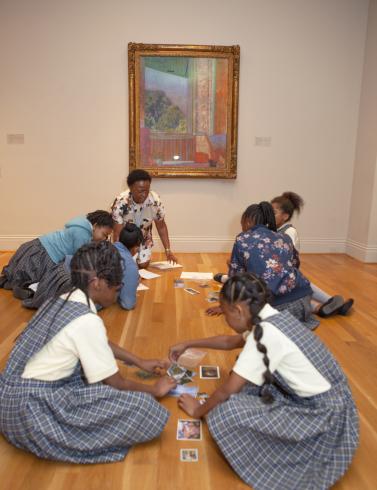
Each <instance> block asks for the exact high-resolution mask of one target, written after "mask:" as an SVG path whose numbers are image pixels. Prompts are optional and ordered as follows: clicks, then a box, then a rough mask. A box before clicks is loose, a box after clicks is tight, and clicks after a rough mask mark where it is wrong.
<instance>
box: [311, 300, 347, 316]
mask: <svg viewBox="0 0 377 490" xmlns="http://www.w3.org/2000/svg"><path fill="white" fill-rule="evenodd" d="M343 305H344V299H343V298H342V296H332V297H331V298H330V299H329V300H327V301H326V303H323V305H322V306H321V307H320V308H319V310H318V312H317V315H318V316H320V317H322V318H327V317H328V316H331V315H336V314H337V313H338V312H339V308H341V307H342V306H343Z"/></svg>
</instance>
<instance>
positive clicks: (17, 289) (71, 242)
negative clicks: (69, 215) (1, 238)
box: [0, 210, 113, 308]
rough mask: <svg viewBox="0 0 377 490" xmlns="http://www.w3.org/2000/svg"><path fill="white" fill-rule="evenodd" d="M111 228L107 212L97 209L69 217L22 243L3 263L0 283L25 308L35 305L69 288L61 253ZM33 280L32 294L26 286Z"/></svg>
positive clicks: (104, 234) (102, 237) (105, 234)
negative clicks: (56, 227) (61, 226)
mask: <svg viewBox="0 0 377 490" xmlns="http://www.w3.org/2000/svg"><path fill="white" fill-rule="evenodd" d="M112 228H113V221H112V218H111V214H110V213H108V212H107V211H101V210H98V211H93V212H91V213H88V214H87V215H86V217H85V216H79V217H77V218H74V219H72V220H70V221H69V222H68V223H67V224H66V225H65V227H64V229H63V230H58V231H54V232H51V233H48V234H46V235H42V236H41V237H40V238H36V239H35V240H31V241H30V242H26V243H24V244H23V245H21V247H20V248H19V249H18V250H17V252H16V253H15V254H14V255H13V257H12V258H11V260H10V262H9V264H8V265H7V266H6V267H4V269H3V271H2V273H1V275H0V287H3V288H5V289H11V290H13V295H14V296H15V297H16V298H18V299H21V300H23V303H22V304H23V306H25V307H26V308H39V307H40V306H41V305H42V303H44V302H45V301H46V300H47V299H49V298H52V297H54V296H59V295H60V294H63V293H65V292H67V291H69V289H70V286H71V282H70V274H69V272H68V271H67V269H66V268H65V266H64V259H65V257H66V256H72V255H73V254H74V253H75V252H76V251H77V250H78V249H79V248H80V247H81V246H82V245H84V244H85V243H88V242H89V241H90V240H95V241H100V240H106V239H107V237H108V235H110V233H111V232H112ZM35 283H38V288H37V291H36V292H35V294H34V292H33V291H32V290H31V289H29V286H30V285H31V284H35Z"/></svg>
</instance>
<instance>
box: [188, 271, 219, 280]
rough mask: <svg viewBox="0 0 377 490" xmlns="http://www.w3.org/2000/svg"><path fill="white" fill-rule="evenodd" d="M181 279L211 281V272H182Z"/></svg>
mask: <svg viewBox="0 0 377 490" xmlns="http://www.w3.org/2000/svg"><path fill="white" fill-rule="evenodd" d="M181 279H193V280H194V281H211V280H212V279H213V274H212V272H182V274H181Z"/></svg>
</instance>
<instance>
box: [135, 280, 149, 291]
mask: <svg viewBox="0 0 377 490" xmlns="http://www.w3.org/2000/svg"><path fill="white" fill-rule="evenodd" d="M147 289H149V287H148V286H146V285H145V284H143V283H142V282H139V285H138V287H137V289H136V291H146V290H147Z"/></svg>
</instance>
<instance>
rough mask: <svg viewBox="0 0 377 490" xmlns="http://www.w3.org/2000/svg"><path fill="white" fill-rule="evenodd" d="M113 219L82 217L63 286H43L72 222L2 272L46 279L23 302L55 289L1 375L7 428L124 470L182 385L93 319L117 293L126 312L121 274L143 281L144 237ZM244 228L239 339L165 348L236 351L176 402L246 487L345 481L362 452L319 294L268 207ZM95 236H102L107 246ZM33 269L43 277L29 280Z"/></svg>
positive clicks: (12, 284) (227, 308) (36, 443)
mask: <svg viewBox="0 0 377 490" xmlns="http://www.w3.org/2000/svg"><path fill="white" fill-rule="evenodd" d="M105 213H106V212H105V211H99V212H97V214H96V213H89V214H88V215H87V217H86V218H84V219H83V220H82V221H81V222H80V223H81V225H80V226H82V227H83V228H84V229H85V230H86V231H87V233H86V234H85V238H84V236H82V238H81V241H82V242H83V243H84V245H83V243H80V245H79V246H76V245H77V244H78V240H76V241H75V240H73V239H72V243H71V247H70V248H69V252H70V254H74V255H73V258H72V261H71V263H70V272H69V273H68V272H67V269H65V270H64V274H65V276H64V281H63V280H62V281H57V280H56V279H54V280H53V281H52V280H51V279H50V281H51V282H52V283H53V284H54V285H53V286H50V284H46V286H45V283H46V280H45V277H44V274H46V275H49V277H51V276H52V274H53V273H54V274H59V275H60V276H61V277H63V272H62V271H61V269H60V267H62V263H61V256H60V255H58V253H61V252H62V251H63V250H64V251H65V252H67V251H68V247H67V243H68V241H69V239H70V237H71V236H76V235H75V233H76V232H73V231H72V234H70V233H69V228H68V226H67V227H66V229H65V230H64V231H62V232H56V233H57V235H54V234H50V235H45V237H46V238H45V237H41V238H40V239H37V240H34V241H33V242H30V243H29V244H25V246H23V247H24V249H25V251H26V252H25V255H26V254H28V255H27V257H26V258H25V259H24V260H23V256H22V255H20V251H18V252H17V253H16V254H15V256H14V258H13V259H12V260H11V261H10V263H9V265H8V266H7V267H6V268H5V270H4V271H3V276H2V279H1V280H2V283H3V286H5V287H7V288H12V289H13V291H14V293H16V292H17V289H16V288H17V287H19V288H21V289H22V290H24V289H26V287H27V286H28V285H29V284H30V283H32V282H39V286H38V288H37V292H36V293H35V295H34V296H33V297H32V298H26V299H24V301H25V302H26V301H27V300H35V299H36V298H37V299H38V306H39V304H40V302H41V297H42V296H43V297H44V298H46V290H47V287H48V286H50V287H51V288H52V289H53V290H54V291H53V294H51V295H50V297H49V299H47V301H45V302H44V303H43V305H42V306H41V307H40V308H39V310H38V311H37V313H36V314H35V315H34V317H33V318H32V319H31V321H30V322H29V324H28V325H27V327H26V328H25V330H24V331H23V332H22V334H21V335H20V336H19V337H18V339H17V341H16V343H15V345H14V348H13V350H12V352H11V354H10V357H9V359H8V362H7V365H6V368H5V370H4V371H3V372H2V374H1V375H0V432H1V433H2V434H3V435H4V436H5V437H6V439H7V440H8V441H9V442H11V443H12V444H13V445H15V446H16V447H18V448H21V449H24V450H27V451H30V452H32V453H33V454H35V455H37V456H39V457H41V458H46V459H52V460H59V461H66V462H73V463H100V462H112V461H119V460H121V459H123V458H124V457H125V455H126V454H127V452H128V451H129V449H130V448H131V447H132V446H133V445H135V444H138V443H141V442H145V441H149V440H151V439H154V438H156V437H158V436H159V434H160V433H161V432H162V431H163V429H164V427H165V425H166V423H167V420H168V417H169V413H168V411H167V410H166V408H165V407H163V406H162V405H161V404H160V403H159V402H158V401H157V400H156V398H157V399H158V398H161V397H163V396H165V395H166V394H168V392H169V391H170V390H171V389H172V388H174V387H175V384H176V382H175V381H174V379H173V378H170V377H168V376H165V375H164V373H165V370H166V368H167V367H168V363H167V362H166V361H163V360H158V359H149V360H146V359H142V358H139V357H138V356H136V355H134V354H132V353H130V352H128V351H126V350H124V349H123V348H121V347H119V346H117V345H115V344H113V343H112V342H110V341H109V340H108V338H107V334H106V328H105V325H104V323H103V321H102V319H101V318H100V317H99V316H98V315H97V311H96V305H99V306H102V307H107V306H109V305H111V304H112V303H114V302H116V301H117V298H118V297H119V298H120V302H121V304H122V305H123V306H125V307H132V306H133V305H134V301H135V297H134V296H133V295H132V294H129V292H127V291H126V290H124V289H123V288H125V287H127V284H126V283H127V279H126V281H124V272H125V270H127V269H131V270H132V271H133V275H134V277H133V279H132V281H133V282H132V284H133V286H132V287H133V289H136V288H135V286H136V285H137V282H138V279H137V266H136V264H135V262H134V261H133V259H132V256H133V255H134V253H135V251H136V249H137V247H138V245H139V243H140V240H141V237H140V234H139V231H138V229H137V227H136V226H135V225H133V226H131V225H127V226H126V227H125V228H124V231H123V230H122V233H121V234H120V237H119V242H117V243H115V244H114V245H113V244H111V243H110V242H109V241H106V237H107V235H108V234H109V233H110V232H111V222H110V221H107V217H106V216H107V215H106V214H105ZM93 214H95V215H96V218H93V216H92V215H93ZM100 218H101V219H100ZM105 218H106V219H105ZM85 219H86V220H87V221H88V223H89V224H90V226H88V225H87V224H86V222H85ZM241 224H242V229H243V231H242V233H241V234H239V235H238V236H237V238H236V242H235V244H234V247H233V251H232V255H231V259H230V266H229V273H230V278H228V279H227V280H226V282H225V284H224V285H223V287H222V290H221V292H220V310H221V312H222V313H223V314H224V316H225V320H226V322H227V324H228V325H229V327H230V328H231V329H232V330H234V332H235V334H234V335H223V336H216V337H211V338H207V339H199V340H195V339H194V340H188V341H181V342H180V343H179V344H176V345H173V346H171V347H170V351H169V359H170V361H171V362H177V361H178V360H179V357H180V355H181V354H182V353H183V352H184V351H185V350H186V349H187V348H189V347H202V348H212V349H223V350H232V349H242V351H241V353H240V355H239V356H238V358H237V360H236V362H235V365H234V366H233V368H232V371H231V373H230V374H229V376H228V377H227V378H226V380H225V381H224V383H223V384H222V385H221V386H220V387H219V388H218V389H217V390H216V391H215V392H214V393H213V394H212V395H211V396H210V397H209V398H208V400H207V401H206V402H205V403H204V404H202V405H201V404H200V403H199V402H198V400H196V399H195V398H192V397H190V396H189V395H182V396H181V397H180V398H179V399H178V404H179V407H180V408H181V409H182V410H184V411H185V412H186V413H187V414H188V415H189V416H191V417H194V418H201V417H206V420H207V423H208V427H209V430H210V432H211V434H212V436H213V438H214V440H215V441H216V443H217V444H218V446H219V448H220V450H221V451H222V452H223V454H224V456H225V458H226V459H227V460H228V461H229V463H230V465H231V466H232V468H233V469H234V471H235V472H236V473H237V474H238V475H239V476H240V478H242V480H243V481H244V482H246V484H248V485H251V486H253V488H255V489H262V490H264V489H270V488H289V489H303V488H313V489H314V488H316V489H326V488H328V487H330V486H331V485H332V484H334V483H335V482H336V481H337V480H338V479H339V478H341V476H342V475H343V474H344V473H345V471H346V470H347V468H348V466H349V465H350V462H351V460H352V458H353V455H354V452H355V450H356V448H357V446H358V433H359V432H358V416H357V410H356V407H355V403H354V400H353V398H352V394H351V391H350V388H349V386H348V382H347V379H346V377H345V375H344V373H343V372H342V370H341V368H340V366H339V365H338V363H337V361H336V360H335V359H334V357H333V356H332V354H331V353H330V352H329V351H328V349H327V348H326V347H325V346H324V345H323V344H322V342H321V341H320V340H319V339H318V337H317V336H316V335H315V334H314V333H313V332H312V331H311V329H312V328H313V327H314V326H316V320H315V319H314V318H313V317H312V309H311V307H310V298H311V286H310V283H309V281H308V280H307V279H306V278H305V277H304V276H303V275H302V273H301V272H300V270H299V269H298V268H297V267H295V257H294V255H295V250H294V246H293V242H292V240H291V239H290V238H289V237H288V235H287V234H284V233H277V231H276V223H275V216H274V212H273V208H272V206H271V204H270V203H266V202H262V203H260V204H254V205H251V206H249V207H248V208H247V210H246V211H245V213H244V214H243V216H242V220H241ZM96 230H97V231H98V232H99V230H102V234H101V236H100V237H99V236H98V235H97V234H95V232H96ZM89 231H90V233H89ZM51 235H52V236H51ZM92 237H93V241H91V238H92ZM64 246H66V248H64ZM21 248H22V247H21ZM20 250H21V249H20ZM66 255H69V254H68V253H67V254H66ZM296 260H297V259H296ZM25 261H26V262H28V265H27V266H26V265H25ZM29 264H30V266H29ZM38 266H40V268H42V267H43V273H41V272H39V273H36V272H35V271H36V270H38ZM58 267H59V269H58V271H59V272H58V273H56V272H54V271H56V269H57V268H58ZM48 282H49V281H47V283H48ZM130 282H131V280H130ZM61 284H63V286H64V291H63V292H64V294H61V295H60V296H59V294H60V293H61V292H62V288H61ZM41 285H42V286H43V287H42V290H41V291H40V292H39V290H40V288H41ZM119 293H120V294H119ZM122 293H124V295H123V296H122ZM123 302H124V303H123ZM33 305H36V303H33ZM26 306H30V304H29V303H27V304H26ZM303 324H304V326H303ZM305 326H307V327H309V328H305ZM116 359H118V360H120V361H123V362H125V363H126V364H131V365H135V366H139V367H140V368H142V369H144V370H146V371H149V372H156V370H157V371H158V372H159V373H160V374H161V375H162V376H161V378H160V379H159V380H158V381H157V382H156V383H154V384H153V385H147V384H142V383H136V382H134V381H132V380H128V379H125V378H124V377H123V376H122V375H121V374H120V371H119V368H118V365H117V363H116Z"/></svg>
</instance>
